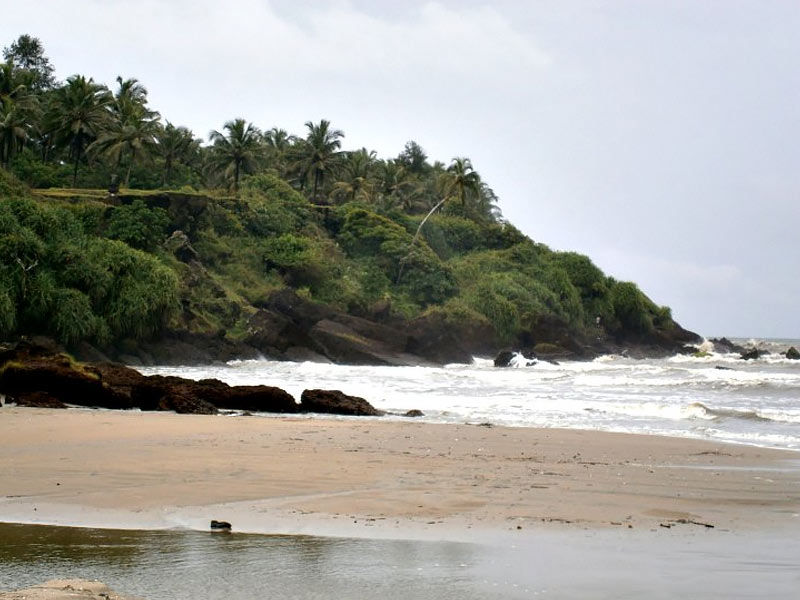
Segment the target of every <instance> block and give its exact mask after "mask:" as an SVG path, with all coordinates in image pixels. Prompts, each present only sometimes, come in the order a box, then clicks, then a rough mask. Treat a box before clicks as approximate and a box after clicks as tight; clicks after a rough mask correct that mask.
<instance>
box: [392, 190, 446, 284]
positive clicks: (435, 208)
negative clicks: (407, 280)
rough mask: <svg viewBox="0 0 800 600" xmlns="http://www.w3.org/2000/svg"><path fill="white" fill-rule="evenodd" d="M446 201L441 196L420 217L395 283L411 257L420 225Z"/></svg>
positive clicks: (397, 282) (420, 228)
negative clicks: (423, 215) (434, 204)
mask: <svg viewBox="0 0 800 600" xmlns="http://www.w3.org/2000/svg"><path fill="white" fill-rule="evenodd" d="M446 201H447V198H442V199H441V200H439V202H437V203H436V206H434V207H433V208H432V209H430V210H429V211H428V214H427V215H425V218H424V219H422V221H420V223H419V225H418V226H417V230H416V231H415V232H414V237H413V238H411V244H410V245H409V247H408V254H406V255H405V256H404V257H403V258H402V259H401V260H400V270H399V271H398V272H397V281H395V285H397V284H399V283H400V278H401V277H402V276H403V267H405V265H406V261H407V260H408V259H409V258H411V252H413V250H414V244H415V243H416V242H417V238H418V237H419V232H420V231H422V226H423V225H425V221H427V220H428V219H429V218H430V216H431V215H432V214H433V213H435V212H436V211H437V210H439V207H441V206H442V204H444V203H445V202H446Z"/></svg>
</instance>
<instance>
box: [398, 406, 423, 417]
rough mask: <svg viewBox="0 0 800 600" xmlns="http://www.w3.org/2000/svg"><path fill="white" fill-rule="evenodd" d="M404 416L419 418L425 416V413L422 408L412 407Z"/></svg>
mask: <svg viewBox="0 0 800 600" xmlns="http://www.w3.org/2000/svg"><path fill="white" fill-rule="evenodd" d="M403 416H404V417H409V418H418V417H424V416H425V413H424V412H422V411H421V410H419V409H417V408H412V409H411V410H409V411H408V412H407V413H405V414H404V415H403Z"/></svg>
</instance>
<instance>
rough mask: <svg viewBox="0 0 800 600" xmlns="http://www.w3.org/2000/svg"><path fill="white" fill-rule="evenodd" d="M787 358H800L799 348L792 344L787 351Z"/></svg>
mask: <svg viewBox="0 0 800 600" xmlns="http://www.w3.org/2000/svg"><path fill="white" fill-rule="evenodd" d="M786 358H788V359H790V360H800V352H798V351H797V348H795V347H794V346H792V347H791V348H789V349H788V350H787V351H786Z"/></svg>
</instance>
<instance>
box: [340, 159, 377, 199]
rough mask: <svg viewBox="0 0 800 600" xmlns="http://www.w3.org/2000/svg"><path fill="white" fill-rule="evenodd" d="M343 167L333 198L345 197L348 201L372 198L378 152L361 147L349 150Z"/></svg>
mask: <svg viewBox="0 0 800 600" xmlns="http://www.w3.org/2000/svg"><path fill="white" fill-rule="evenodd" d="M346 156H347V158H346V159H345V161H344V164H343V165H342V169H341V178H340V179H339V180H338V181H337V182H336V183H334V184H333V190H332V191H331V198H334V199H336V198H344V199H345V200H346V201H354V200H362V201H366V202H369V201H370V200H371V199H372V194H373V189H374V185H373V183H372V181H371V175H372V170H373V166H374V165H375V156H376V153H375V151H374V150H371V151H370V150H367V149H366V148H361V150H356V151H355V152H348V153H347V155H346Z"/></svg>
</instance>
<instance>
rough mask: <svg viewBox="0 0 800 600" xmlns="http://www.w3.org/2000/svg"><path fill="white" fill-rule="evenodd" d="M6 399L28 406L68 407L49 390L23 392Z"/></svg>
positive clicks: (18, 404)
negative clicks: (49, 392)
mask: <svg viewBox="0 0 800 600" xmlns="http://www.w3.org/2000/svg"><path fill="white" fill-rule="evenodd" d="M6 401H7V402H14V403H15V404H16V405H17V406H24V407H26V408H67V405H66V404H64V403H63V402H62V401H61V400H59V399H58V398H56V397H55V396H53V395H51V394H48V393H47V392H22V393H19V394H17V395H15V396H12V397H10V398H7V399H6Z"/></svg>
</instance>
